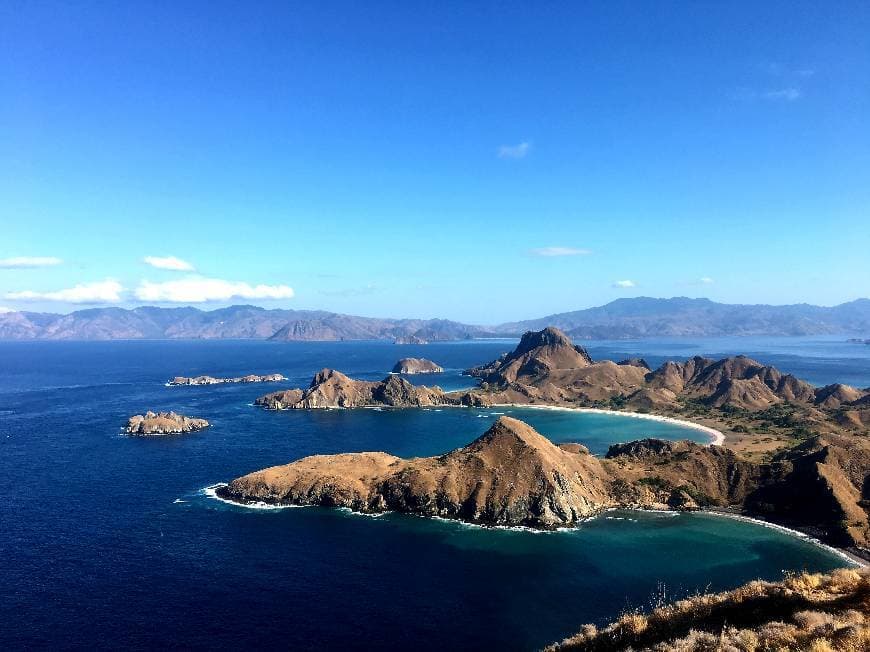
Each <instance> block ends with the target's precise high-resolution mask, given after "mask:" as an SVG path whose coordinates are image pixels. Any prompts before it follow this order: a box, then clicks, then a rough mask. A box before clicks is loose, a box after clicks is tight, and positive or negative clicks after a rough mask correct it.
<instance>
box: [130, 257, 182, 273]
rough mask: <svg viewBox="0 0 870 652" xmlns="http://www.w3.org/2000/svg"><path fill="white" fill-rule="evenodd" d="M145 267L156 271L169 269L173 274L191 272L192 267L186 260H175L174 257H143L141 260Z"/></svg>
mask: <svg viewBox="0 0 870 652" xmlns="http://www.w3.org/2000/svg"><path fill="white" fill-rule="evenodd" d="M142 262H144V263H145V264H146V265H151V267H156V268H157V269H169V270H172V271H175V272H192V271H193V265H191V264H190V263H189V262H187V261H186V260H181V258H176V257H175V256H145V258H143V259H142Z"/></svg>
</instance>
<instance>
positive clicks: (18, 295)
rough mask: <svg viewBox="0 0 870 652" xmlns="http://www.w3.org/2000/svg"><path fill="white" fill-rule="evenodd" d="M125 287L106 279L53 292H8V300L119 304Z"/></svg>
mask: <svg viewBox="0 0 870 652" xmlns="http://www.w3.org/2000/svg"><path fill="white" fill-rule="evenodd" d="M123 292H124V286H123V285H121V284H120V283H118V281H115V280H112V279H108V278H107V279H106V280H105V281H96V282H94V283H80V284H79V285H76V286H75V287H71V288H67V289H64V290H55V291H53V292H35V291H33V290H23V291H21V292H7V293H6V298H7V299H11V300H14V301H59V302H63V303H118V302H119V301H120V300H121V294H122V293H123Z"/></svg>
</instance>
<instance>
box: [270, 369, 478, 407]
mask: <svg viewBox="0 0 870 652" xmlns="http://www.w3.org/2000/svg"><path fill="white" fill-rule="evenodd" d="M254 404H255V405H259V406H260V407H264V408H266V409H269V410H310V409H318V408H359V407H374V406H385V407H421V406H427V405H478V404H480V403H479V401H478V400H477V398H476V397H474V396H473V395H472V394H470V393H469V392H459V393H452V394H445V393H444V392H443V391H442V390H441V388H440V387H423V386H420V385H412V384H411V383H409V382H408V381H407V380H405V379H404V378H402V377H400V376H396V375H392V374H391V375H389V376H387V377H386V378H385V379H384V380H382V381H380V382H370V381H366V380H355V379H353V378H348V377H347V376H345V375H344V374H343V373H341V372H340V371H336V370H334V369H322V370H320V371H319V372H317V374H315V376H314V378H313V379H312V380H311V384H310V385H309V386H308V388H307V389H304V390H303V389H287V390H282V391H279V392H271V393H270V394H266V395H265V396H261V397H259V398H258V399H256V400H255V401H254Z"/></svg>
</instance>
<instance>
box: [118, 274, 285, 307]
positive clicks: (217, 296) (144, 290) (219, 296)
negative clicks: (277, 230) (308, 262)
mask: <svg viewBox="0 0 870 652" xmlns="http://www.w3.org/2000/svg"><path fill="white" fill-rule="evenodd" d="M135 294H136V298H137V299H139V300H140V301H152V302H155V303H205V302H207V301H228V300H230V299H290V298H292V297H293V294H294V292H293V288H291V287H289V286H287V285H249V284H248V283H244V282H241V281H225V280H222V279H218V278H205V277H202V276H189V277H186V278H183V279H178V280H175V281H166V282H164V283H151V282H150V281H142V283H140V284H139V287H137V288H136V292H135Z"/></svg>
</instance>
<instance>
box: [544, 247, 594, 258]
mask: <svg viewBox="0 0 870 652" xmlns="http://www.w3.org/2000/svg"><path fill="white" fill-rule="evenodd" d="M529 251H530V253H532V254H533V255H535V256H544V257H547V258H552V257H556V256H586V255H589V254H591V253H592V251H590V250H589V249H577V248H575V247H538V248H537V249H531V250H529Z"/></svg>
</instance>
